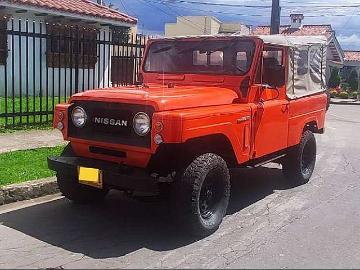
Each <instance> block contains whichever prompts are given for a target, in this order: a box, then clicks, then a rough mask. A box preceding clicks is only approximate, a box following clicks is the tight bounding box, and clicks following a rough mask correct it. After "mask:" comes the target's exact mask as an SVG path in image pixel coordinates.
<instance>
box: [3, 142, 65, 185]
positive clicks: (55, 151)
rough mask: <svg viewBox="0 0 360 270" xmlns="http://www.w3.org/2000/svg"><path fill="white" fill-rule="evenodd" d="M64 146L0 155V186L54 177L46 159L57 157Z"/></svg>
mask: <svg viewBox="0 0 360 270" xmlns="http://www.w3.org/2000/svg"><path fill="white" fill-rule="evenodd" d="M63 149H64V146H57V147H45V148H38V149H33V150H21V151H14V152H9V153H3V154H0V186H4V185H10V184H15V183H21V182H25V181H30V180H37V179H42V178H46V177H51V176H54V175H55V173H54V172H53V171H50V170H49V169H48V167H47V157H49V156H58V155H60V154H61V152H62V150H63Z"/></svg>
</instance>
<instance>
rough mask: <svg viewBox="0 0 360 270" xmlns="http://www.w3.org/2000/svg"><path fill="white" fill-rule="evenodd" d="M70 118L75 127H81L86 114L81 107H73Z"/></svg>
mask: <svg viewBox="0 0 360 270" xmlns="http://www.w3.org/2000/svg"><path fill="white" fill-rule="evenodd" d="M71 119H72V122H73V124H74V126H75V127H78V128H81V127H83V126H85V124H86V120H87V115H86V112H85V110H84V109H83V108H81V107H75V108H74V109H73V110H72V113H71Z"/></svg>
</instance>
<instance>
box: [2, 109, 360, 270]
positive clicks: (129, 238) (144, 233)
mask: <svg viewBox="0 0 360 270" xmlns="http://www.w3.org/2000/svg"><path fill="white" fill-rule="evenodd" d="M317 141H318V157H317V159H318V161H317V166H316V171H315V173H314V175H313V177H312V179H311V181H310V183H308V184H307V185H303V186H300V187H296V188H289V187H288V185H287V184H286V181H285V180H284V178H283V176H282V173H281V170H280V169H279V168H278V167H270V168H269V167H267V168H259V169H256V170H241V171H237V172H234V176H233V187H234V188H233V191H232V199H231V203H230V209H229V211H228V214H227V216H226V218H225V219H224V222H223V224H222V226H221V228H220V229H219V230H218V231H217V232H216V233H215V234H213V235H211V236H210V237H207V238H204V239H195V238H193V237H190V236H188V235H187V234H186V232H184V231H183V230H181V229H180V228H179V227H178V226H177V225H176V224H175V223H174V222H173V220H172V219H171V218H170V216H171V215H170V214H169V211H170V209H169V208H168V207H167V206H166V205H164V204H159V203H157V202H138V201H134V200H130V199H126V198H124V197H123V196H122V195H121V194H120V193H117V192H115V193H112V194H111V195H110V196H109V198H108V199H107V200H106V202H105V203H104V204H103V205H98V206H92V207H90V206H73V205H71V204H70V203H69V202H68V201H67V200H65V199H63V198H61V197H58V196H50V197H47V198H42V199H38V200H35V201H31V202H23V203H16V204H13V205H8V206H3V207H0V268H38V267H41V268H48V267H51V268H56V267H59V268H60V267H63V268H154V267H158V268H159V267H161V268H168V267H176V268H294V267H295V268H308V267H311V268H344V267H346V268H359V267H360V226H359V225H360V186H359V182H360V166H359V164H360V106H350V105H348V106H344V105H343V106H341V105H334V106H332V108H331V109H330V111H329V113H328V115H327V125H326V133H325V134H324V135H321V136H317Z"/></svg>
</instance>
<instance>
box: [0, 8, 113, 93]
mask: <svg viewBox="0 0 360 270" xmlns="http://www.w3.org/2000/svg"><path fill="white" fill-rule="evenodd" d="M19 19H21V31H23V32H25V30H26V17H22V16H21V15H18V14H15V15H14V30H15V31H18V30H19ZM28 19H29V25H28V27H29V32H33V31H34V30H35V32H36V33H40V27H41V25H42V33H44V34H45V33H46V24H45V23H44V22H43V21H42V20H41V19H39V18H37V17H35V16H34V17H30V18H28ZM33 21H35V28H34V27H33ZM11 28H12V26H11V20H9V22H8V29H9V30H11ZM104 33H105V35H106V40H108V39H109V29H108V27H102V28H101V29H100V35H101V39H103V37H104ZM20 39H21V43H22V46H21V48H22V50H21V52H20V50H19V42H20ZM110 39H111V36H110ZM8 49H9V52H8V58H7V63H6V67H7V69H6V70H7V71H6V72H7V93H8V96H12V91H13V89H14V95H15V96H20V92H22V94H23V95H24V94H26V92H27V91H28V93H29V95H36V96H39V95H41V94H42V95H43V96H44V95H46V93H47V92H48V93H49V95H50V96H52V93H54V96H59V95H61V96H64V95H65V91H66V95H67V96H69V95H70V93H74V92H75V89H76V86H75V69H72V70H71V69H70V68H67V69H65V68H60V70H59V68H54V69H53V68H52V67H47V63H46V50H47V48H46V39H42V42H41V43H40V38H35V49H34V38H33V37H29V38H28V54H27V53H26V37H24V36H23V37H21V38H20V37H19V36H17V35H14V37H13V38H12V35H8ZM99 49H100V61H98V62H97V63H96V66H95V70H94V69H90V70H89V72H88V70H87V69H81V68H80V69H79V91H82V89H83V83H82V82H83V76H84V77H85V78H84V79H85V83H84V89H85V90H86V89H89V88H90V89H91V88H93V81H94V77H93V74H95V88H97V86H98V84H99V83H100V87H108V86H111V83H110V84H108V81H109V77H108V76H109V74H110V76H111V70H109V69H111V61H109V60H110V59H111V57H109V54H110V52H111V47H110V46H109V45H105V52H104V45H102V44H100V45H99V46H98V48H97V50H98V51H99ZM34 52H35V57H34ZM20 55H21V57H20ZM13 60H14V61H13ZM40 60H41V61H40ZM104 62H105V63H104ZM20 66H21V73H20ZM99 69H100V77H99V79H98V74H99ZM46 73H48V81H47V76H46ZM53 73H54V76H53ZM71 73H72V83H71V80H70V77H71ZM65 74H66V80H65ZM41 77H42V78H41ZM40 78H41V79H40ZM88 80H89V81H90V84H88ZM71 84H72V87H71ZM53 86H54V87H53ZM0 96H5V66H4V65H0Z"/></svg>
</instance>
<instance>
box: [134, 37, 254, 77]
mask: <svg viewBox="0 0 360 270" xmlns="http://www.w3.org/2000/svg"><path fill="white" fill-rule="evenodd" d="M177 41H180V42H199V43H201V42H211V41H222V42H237V41H243V42H249V43H251V44H252V46H253V56H252V58H251V61H250V63H249V68H248V69H247V71H246V72H245V73H242V74H238V73H235V72H233V73H231V72H229V71H226V70H224V71H223V72H201V71H200V72H196V71H195V70H194V71H192V72H181V71H178V72H169V71H166V72H162V71H148V70H146V62H147V59H148V57H149V52H150V49H151V46H153V45H154V44H156V43H165V42H168V43H169V46H171V43H175V42H177ZM256 53H257V43H256V42H255V40H254V39H252V38H251V37H246V38H244V37H231V38H214V37H212V36H204V37H200V38H199V37H196V38H174V39H169V38H164V39H156V40H150V43H149V44H148V46H147V49H146V51H145V57H144V59H143V62H142V65H141V70H142V72H143V73H145V74H170V75H174V74H175V75H176V74H177V75H178V74H193V75H205V76H239V77H246V76H248V74H249V73H250V71H251V70H252V67H253V65H254V63H255V62H256V61H254V60H255V58H256ZM235 68H236V67H235Z"/></svg>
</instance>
